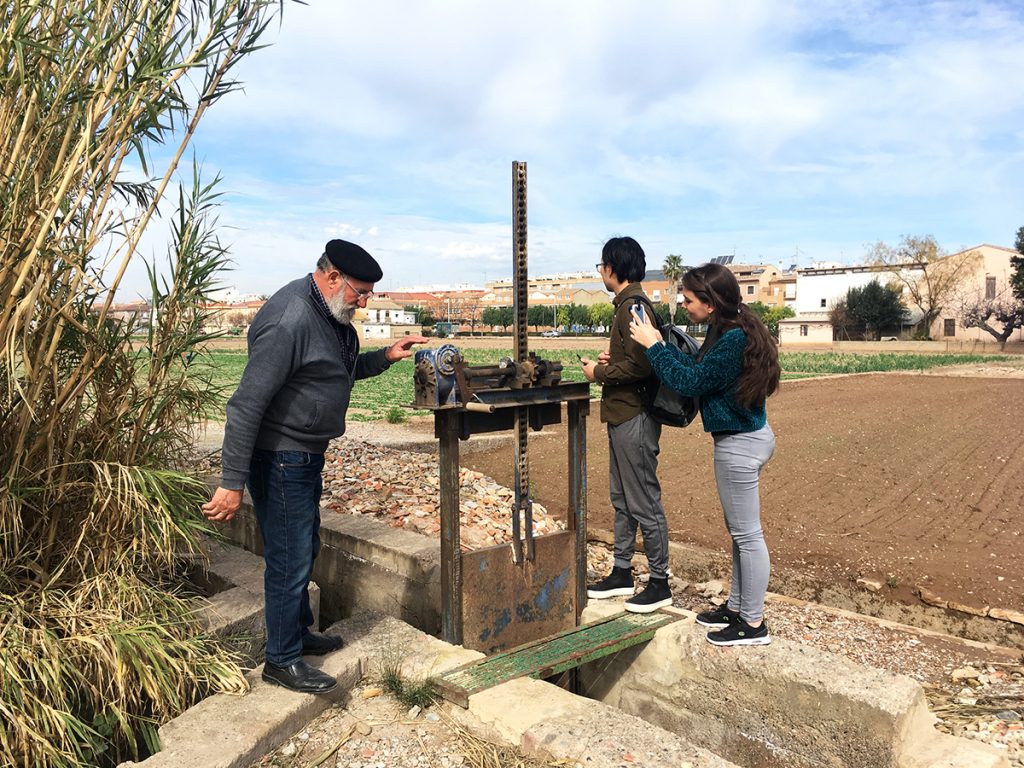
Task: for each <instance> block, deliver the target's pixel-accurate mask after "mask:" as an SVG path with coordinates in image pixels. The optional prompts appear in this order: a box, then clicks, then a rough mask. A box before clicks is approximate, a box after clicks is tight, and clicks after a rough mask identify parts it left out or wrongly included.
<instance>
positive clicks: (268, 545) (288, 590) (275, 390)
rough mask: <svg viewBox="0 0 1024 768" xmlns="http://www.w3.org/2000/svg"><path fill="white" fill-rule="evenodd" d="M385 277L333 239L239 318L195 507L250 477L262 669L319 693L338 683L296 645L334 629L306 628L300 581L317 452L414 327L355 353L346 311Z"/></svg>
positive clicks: (311, 540)
mask: <svg viewBox="0 0 1024 768" xmlns="http://www.w3.org/2000/svg"><path fill="white" fill-rule="evenodd" d="M382 276H383V272H382V271H381V268H380V266H379V265H378V264H377V262H376V260H374V258H373V257H372V256H371V255H370V254H369V253H367V252H366V251H365V250H363V249H362V248H361V247H359V246H358V245H356V244H355V243H349V242H347V241H345V240H331V241H330V242H329V243H327V246H326V248H325V250H324V254H323V255H322V256H321V257H320V260H319V261H318V262H317V265H316V270H315V271H314V272H312V273H311V274H308V275H306V276H305V277H302V278H299V279H298V280H295V281H293V282H291V283H289V284H288V285H286V286H284V288H282V289H280V290H279V291H278V292H277V293H275V294H274V295H273V296H271V297H270V299H269V301H267V303H266V304H264V305H263V307H262V308H261V309H260V311H259V312H258V313H257V314H256V317H255V318H254V319H253V322H252V326H251V327H250V328H249V335H248V347H249V361H248V363H247V364H246V366H245V371H244V373H243V374H242V381H241V383H240V384H239V385H238V389H237V390H236V391H235V394H234V395H232V397H231V399H230V400H228V404H227V423H226V424H225V427H224V446H223V449H222V451H221V465H222V477H221V483H220V487H219V488H218V489H217V491H216V492H215V493H214V495H213V498H212V499H211V500H210V502H209V503H207V504H205V505H204V506H203V512H204V514H205V515H206V516H207V517H208V518H209V519H210V520H213V521H216V522H227V521H229V520H231V519H232V518H233V517H234V516H235V512H236V511H237V510H238V508H239V507H240V506H241V504H242V489H243V487H246V486H248V488H249V494H250V495H251V496H252V502H253V509H254V511H255V513H256V518H257V520H258V522H259V525H260V531H261V533H262V534H263V558H264V561H265V564H266V571H265V574H264V591H265V609H266V611H265V612H266V617H265V618H266V624H267V652H266V663H265V664H264V666H263V679H264V680H266V681H268V682H271V683H275V684H277V685H282V686H284V687H285V688H289V689H291V690H293V691H301V692H304V693H325V692H327V691H329V690H331V689H333V688H334V687H335V685H336V684H337V682H336V681H335V679H334V678H333V677H331V676H330V675H327V674H325V673H324V672H321V671H320V670H318V669H315V668H314V667H311V666H310V665H309V664H307V663H306V662H305V661H303V660H302V657H303V655H307V656H308V655H317V656H319V655H323V654H325V653H329V652H331V651H334V650H337V649H338V648H340V647H341V646H342V645H343V641H342V639H341V638H340V637H332V636H329V635H321V634H317V633H315V632H311V631H310V627H311V626H312V624H313V614H312V612H311V610H310V606H309V592H308V586H309V580H310V576H311V575H312V573H313V560H314V559H315V558H316V556H317V554H318V553H319V551H320V495H321V492H322V490H323V480H322V478H321V476H320V472H321V470H322V469H323V466H324V451H325V450H326V449H327V444H328V443H329V442H330V440H331V439H332V438H335V437H338V436H340V435H342V434H344V432H345V413H346V411H347V409H348V403H349V397H350V395H351V392H352V387H353V385H354V384H355V382H356V381H358V380H359V379H364V378H367V377H369V376H377V375H379V374H381V373H383V372H384V371H385V370H387V369H388V367H389V366H390V365H391V364H392V363H394V362H396V361H398V360H401V359H403V358H406V357H409V356H411V355H412V354H413V350H412V349H411V347H412V345H413V344H422V343H424V342H426V341H427V339H426V338H424V337H423V336H406V337H404V338H402V339H400V340H398V341H396V342H395V343H394V344H392V345H391V346H389V347H387V348H384V349H376V350H373V351H371V352H364V353H362V354H360V352H359V335H358V334H357V333H356V332H355V330H354V329H353V328H352V316H353V315H354V314H355V311H356V310H357V309H358V308H359V307H360V306H366V302H367V301H368V300H369V299H370V297H372V296H373V286H374V284H375V283H376V282H378V281H379V280H380V279H381V277H382Z"/></svg>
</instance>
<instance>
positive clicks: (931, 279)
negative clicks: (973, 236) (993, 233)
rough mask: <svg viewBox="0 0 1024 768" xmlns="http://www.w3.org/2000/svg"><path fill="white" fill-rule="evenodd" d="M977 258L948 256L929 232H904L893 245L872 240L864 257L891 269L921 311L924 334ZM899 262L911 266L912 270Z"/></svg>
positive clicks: (970, 254)
mask: <svg viewBox="0 0 1024 768" xmlns="http://www.w3.org/2000/svg"><path fill="white" fill-rule="evenodd" d="M980 258H981V257H980V254H978V253H977V252H975V251H965V252H963V253H958V254H956V255H953V256H949V255H947V254H946V252H945V251H944V250H943V249H942V248H941V247H940V246H939V244H938V243H937V242H936V241H935V238H934V237H932V236H931V235H924V236H923V237H917V236H913V235H904V236H903V238H902V239H901V240H900V243H899V245H897V246H896V247H891V246H888V245H886V244H885V243H883V242H878V243H875V245H873V246H872V247H871V250H870V251H869V252H868V257H867V260H868V262H869V263H872V264H877V265H879V266H886V267H890V268H891V269H892V273H893V277H894V278H895V279H896V280H897V281H898V282H899V283H900V284H901V285H902V286H903V287H905V288H906V290H907V293H908V294H909V296H910V299H911V301H912V302H913V303H914V305H915V306H917V308H918V309H920V310H921V314H922V317H921V326H922V327H921V330H922V331H923V333H924V335H925V336H926V337H927V336H928V335H929V334H930V333H931V327H932V323H934V322H935V318H937V317H938V316H939V315H940V314H942V310H943V309H945V308H946V306H947V305H948V304H949V303H950V302H951V301H952V300H954V298H955V296H956V295H957V294H958V293H959V291H960V289H961V288H962V283H963V282H964V279H965V278H966V277H968V275H969V274H970V273H971V271H972V270H973V269H974V268H975V267H976V265H977V263H978V261H979V259H980ZM902 265H913V266H914V267H916V269H914V268H905V267H903V266H902Z"/></svg>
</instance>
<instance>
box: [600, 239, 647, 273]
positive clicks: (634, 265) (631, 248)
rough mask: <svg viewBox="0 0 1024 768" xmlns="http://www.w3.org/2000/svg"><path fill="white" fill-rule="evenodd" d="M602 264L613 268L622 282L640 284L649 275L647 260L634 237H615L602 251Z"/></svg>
mask: <svg viewBox="0 0 1024 768" xmlns="http://www.w3.org/2000/svg"><path fill="white" fill-rule="evenodd" d="M601 263H602V264H607V265H608V266H609V267H611V270H612V272H614V273H615V276H616V277H617V278H619V280H620V281H622V282H629V283H638V282H640V281H641V280H643V279H644V275H646V274H647V258H646V256H644V249H643V248H641V247H640V243H638V242H637V241H636V240H634V239H633V238H632V237H613V238H612V239H611V240H609V241H608V242H607V243H605V244H604V248H603V249H602V250H601Z"/></svg>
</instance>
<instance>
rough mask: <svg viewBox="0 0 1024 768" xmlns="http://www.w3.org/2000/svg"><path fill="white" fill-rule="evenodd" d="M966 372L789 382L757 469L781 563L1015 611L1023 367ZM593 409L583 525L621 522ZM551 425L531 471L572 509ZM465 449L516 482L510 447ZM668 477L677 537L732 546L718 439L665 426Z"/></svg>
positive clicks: (1023, 594)
mask: <svg viewBox="0 0 1024 768" xmlns="http://www.w3.org/2000/svg"><path fill="white" fill-rule="evenodd" d="M956 373H957V374H959V375H952V376H949V375H947V376H943V375H935V374H934V373H933V374H929V375H920V374H882V375H878V374H876V375H863V376H844V377H837V378H829V379H814V380H802V381H793V382H786V383H784V385H783V387H782V390H781V391H780V392H779V393H778V394H777V395H776V396H774V397H773V398H772V399H771V400H770V402H769V407H768V411H769V422H770V423H771V425H772V428H773V429H774V430H775V433H776V435H777V438H778V445H777V448H776V453H775V456H774V458H773V459H772V461H771V462H770V463H769V465H768V466H767V468H766V469H765V472H764V475H763V477H762V520H763V524H764V529H765V535H766V538H767V541H768V546H769V550H770V552H771V556H772V560H773V563H774V564H775V565H776V566H777V567H783V568H789V569H793V570H796V571H802V572H804V573H807V574H809V575H811V576H813V577H814V578H816V579H817V580H820V581H821V582H824V583H827V582H830V581H832V582H837V583H842V584H845V585H849V584H850V581H851V580H853V579H856V578H858V577H871V578H875V579H877V580H879V581H881V582H882V583H883V584H885V585H886V586H885V591H886V593H887V595H886V596H887V597H889V598H890V599H897V600H900V599H902V600H906V601H915V602H916V598H915V597H914V594H913V591H914V588H915V587H916V586H924V587H927V588H928V589H929V590H931V591H932V592H934V593H936V594H938V595H940V596H941V597H943V598H945V599H948V600H955V601H957V602H959V603H963V604H966V605H969V606H974V607H983V606H992V607H1002V608H1009V609H1013V610H1020V607H1021V606H1022V605H1024V549H1022V545H1024V441H1022V439H1021V436H1022V434H1024V408H1021V405H1022V395H1024V380H1022V379H1021V378H1020V375H1019V374H1017V375H1013V374H1012V373H1011V374H1010V375H1005V372H1002V371H1001V372H999V373H996V375H985V372H984V371H976V372H975V375H970V374H969V373H968V372H967V371H957V372H956ZM993 373H995V372H993ZM979 374H980V375H979ZM1000 374H1003V375H1000ZM599 411H600V407H599V404H598V403H593V404H592V408H591V414H590V417H589V419H588V425H587V429H588V439H587V461H588V471H587V475H588V492H587V503H588V508H589V518H588V524H589V525H590V526H592V527H597V528H604V529H611V528H612V521H613V511H612V509H611V506H610V504H609V501H608V446H607V438H606V436H605V429H604V427H603V425H602V424H601V423H600V418H599ZM421 426H422V427H427V425H421ZM545 432H550V433H552V434H551V435H550V436H549V437H544V436H541V435H536V436H535V435H531V437H532V439H531V442H530V478H531V482H532V483H533V486H534V493H535V494H536V497H537V500H538V501H540V502H541V503H542V504H544V505H545V506H546V507H547V508H548V510H550V511H551V512H552V513H556V514H564V513H565V508H566V499H567V498H568V490H567V482H566V476H567V466H566V461H567V459H566V442H565V439H564V432H565V428H564V425H563V426H558V427H555V428H548V429H547V430H545ZM461 463H462V464H463V465H464V466H468V467H471V468H473V469H475V470H478V471H481V472H484V473H485V474H487V475H490V476H491V477H493V478H494V479H495V480H497V481H498V482H499V483H502V484H505V485H510V486H511V485H512V483H513V464H514V462H513V459H512V452H511V447H510V446H509V445H498V446H494V445H493V444H492V447H489V448H488V449H487V450H483V451H474V452H472V453H468V452H467V453H466V454H465V455H464V456H463V457H462V461H461ZM659 476H660V478H661V483H662V500H663V502H664V506H665V511H666V513H667V516H668V522H669V530H670V536H671V538H672V539H673V540H675V541H679V542H684V543H688V544H693V545H697V546H700V547H703V548H707V549H712V550H719V551H727V548H728V546H729V539H728V536H727V534H726V532H725V527H724V524H723V522H722V512H721V506H720V504H719V501H718V496H717V493H716V491H715V485H714V476H713V471H712V445H711V439H710V437H709V436H708V435H707V434H706V433H704V432H703V431H702V429H701V428H700V426H699V425H694V426H692V427H690V428H688V429H675V428H665V430H664V431H663V434H662V440H661V463H660V467H659Z"/></svg>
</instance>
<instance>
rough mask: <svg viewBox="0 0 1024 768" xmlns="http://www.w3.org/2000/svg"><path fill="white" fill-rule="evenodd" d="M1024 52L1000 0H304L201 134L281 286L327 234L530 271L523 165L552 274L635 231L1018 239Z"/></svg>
mask: <svg viewBox="0 0 1024 768" xmlns="http://www.w3.org/2000/svg"><path fill="white" fill-rule="evenodd" d="M275 34H276V33H275ZM271 37H274V35H271ZM1022 60H1024V18H1022V13H1021V9H1020V8H1019V7H1017V6H1014V5H1010V4H1001V3H998V2H983V3H978V4H970V5H967V4H953V3H942V2H936V3H929V2H922V3H914V4H906V5H904V4H891V3H885V2H882V1H881V0H877V1H876V0H872V1H871V2H866V1H865V2H853V1H852V0H849V1H842V0H834V1H831V2H830V1H826V2H806V1H804V2H799V3H795V4H794V3H782V2H779V1H776V2H767V1H766V0H765V1H761V2H759V1H757V0H739V1H738V2H733V3H678V2H671V1H670V0H662V1H661V2H650V3H643V4H623V3H616V2H611V0H599V1H597V2H582V1H579V2H566V3H558V4H552V3H543V2H539V1H538V0H529V1H527V2H520V3H516V4H495V3H490V4H484V3H476V2H471V1H470V0H449V1H443V0H434V1H433V2H424V3H417V4H406V3H399V2H397V0H389V1H386V2H377V3H372V4H366V3H363V4H356V3H316V4H311V5H309V6H298V5H286V7H285V13H284V19H283V24H282V27H281V31H280V34H278V35H277V36H276V42H275V44H274V45H273V46H272V47H270V48H268V49H266V50H263V51H260V52H259V53H257V54H256V55H255V56H254V57H253V58H252V59H250V60H248V61H247V62H245V63H244V64H243V66H242V68H241V70H240V72H239V76H240V77H241V78H242V79H243V80H244V81H245V82H246V89H245V93H244V94H234V95H232V96H230V97H228V98H227V99H225V100H224V101H223V102H222V103H220V104H217V105H216V106H215V107H214V109H213V110H211V112H210V114H209V116H208V120H207V122H206V124H205V125H204V127H203V129H202V131H201V133H200V135H199V137H198V138H197V141H196V148H197V152H198V154H199V156H200V157H203V158H204V159H205V161H206V163H207V165H209V166H212V167H214V168H216V169H222V170H223V173H224V175H225V182H224V187H225V188H226V189H228V190H230V191H231V194H230V195H229V196H227V197H226V200H225V203H226V208H225V212H224V215H223V218H224V220H225V222H228V223H231V224H234V225H236V226H238V227H239V229H238V231H237V238H235V240H236V243H237V245H236V252H237V253H239V262H240V263H245V264H247V265H250V264H252V265H254V266H255V267H256V268H255V269H248V268H247V269H246V270H245V272H244V273H240V274H239V275H237V276H236V279H237V280H238V281H239V282H242V281H244V280H258V281H260V282H261V287H260V292H267V291H269V290H272V289H273V287H274V283H277V284H280V283H281V282H283V281H284V280H286V279H288V278H289V277H290V276H291V273H292V272H294V270H295V269H296V268H300V269H305V266H302V265H305V264H307V262H308V258H307V256H306V255H305V254H311V253H314V252H317V251H318V250H319V249H321V248H322V246H323V241H324V240H325V238H329V237H350V238H353V239H360V240H361V241H364V243H365V244H366V245H367V247H370V248H371V249H372V251H373V252H374V253H375V254H380V255H381V260H382V264H383V263H385V262H387V263H388V266H387V267H386V268H385V272H386V276H385V281H388V280H390V279H394V280H404V279H405V278H406V277H408V278H409V281H410V282H414V281H418V282H420V283H427V282H431V283H437V282H439V281H444V280H446V279H447V280H450V281H452V282H465V281H470V282H477V283H481V282H482V277H483V275H484V273H485V272H486V273H487V274H488V275H490V277H491V278H494V277H496V276H498V272H497V270H500V269H502V268H504V267H503V266H502V264H503V260H504V259H506V258H508V259H509V262H508V263H509V266H508V269H509V270H510V269H511V266H510V258H511V257H510V251H511V233H510V226H509V220H510V217H511V213H510V209H511V202H510V163H511V161H512V160H526V161H528V162H529V174H530V184H529V188H530V198H529V211H530V243H531V271H533V268H534V266H535V265H536V266H537V268H538V269H539V268H546V267H547V266H548V265H550V266H551V269H552V270H556V269H559V270H569V269H577V268H581V265H582V268H589V265H590V264H592V263H593V261H594V260H595V254H596V253H597V252H599V249H600V245H601V243H602V242H603V240H604V239H605V238H606V237H608V236H610V235H612V234H632V235H634V236H636V237H637V238H638V239H639V240H640V241H641V243H643V244H645V245H646V246H647V247H648V252H649V257H650V258H651V259H652V260H654V261H657V260H658V259H660V258H662V257H663V256H664V255H665V254H667V253H670V252H683V253H686V254H692V255H693V256H694V257H695V258H696V259H698V260H699V259H700V258H704V257H710V256H714V255H719V254H721V253H726V252H731V250H732V249H733V248H736V249H737V250H738V252H739V251H742V252H743V253H744V254H745V255H746V256H757V255H758V254H760V255H763V256H764V258H770V259H771V260H773V261H778V260H787V259H790V258H791V257H792V254H794V253H795V252H796V251H795V249H796V248H799V249H800V251H806V252H810V251H811V250H814V251H815V252H816V253H815V254H814V257H815V259H817V260H822V259H826V260H827V259H836V258H840V257H842V258H845V259H846V260H848V261H849V260H855V259H857V258H859V257H860V256H862V255H863V252H864V244H865V243H868V242H872V241H874V240H878V239H891V238H893V237H898V236H899V235H900V234H902V233H905V232H908V233H920V234H923V233H928V232H931V233H933V234H935V235H936V236H937V237H938V239H939V240H940V242H943V243H956V244H957V245H960V244H962V243H964V242H967V243H972V242H980V241H988V242H997V243H999V242H1002V243H1008V242H1009V240H1010V239H1011V238H1012V233H1013V232H1015V231H1016V228H1017V227H1018V226H1020V225H1021V224H1022V223H1024V221H1020V220H1019V219H1020V216H1021V213H1020V212H1021V210H1024V173H1021V170H1022V164H1024V162H1022V160H1024V141H1022V139H1024V136H1022V132H1021V130H1020V128H1019V126H1020V125H1021V124H1024V79H1022V78H1020V76H1019V70H1020V62H1021V61H1022ZM228 239H230V238H228ZM414 278H416V279H415V280H414ZM240 287H241V288H243V289H244V286H242V285H240ZM393 287H397V286H393Z"/></svg>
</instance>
